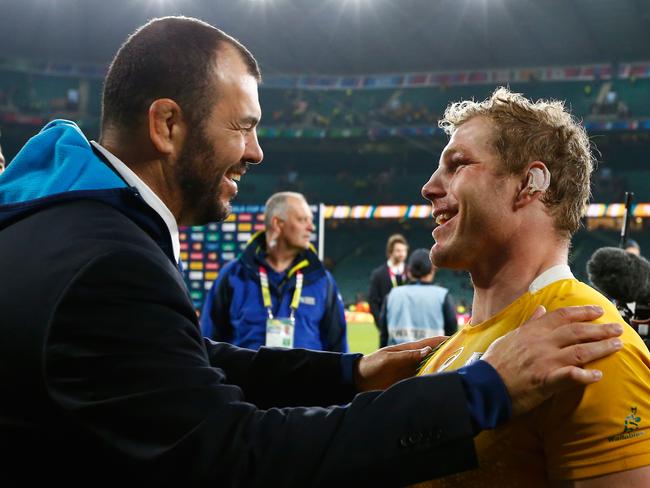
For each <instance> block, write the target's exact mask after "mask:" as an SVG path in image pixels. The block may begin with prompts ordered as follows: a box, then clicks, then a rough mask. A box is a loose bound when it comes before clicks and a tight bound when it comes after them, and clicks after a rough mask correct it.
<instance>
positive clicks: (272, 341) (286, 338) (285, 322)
mask: <svg viewBox="0 0 650 488" xmlns="http://www.w3.org/2000/svg"><path fill="white" fill-rule="evenodd" d="M294 329H295V326H294V321H293V320H291V319H290V318H288V319H271V318H270V319H268V320H267V321H266V346H268V347H288V348H289V349H291V348H293V331H294Z"/></svg>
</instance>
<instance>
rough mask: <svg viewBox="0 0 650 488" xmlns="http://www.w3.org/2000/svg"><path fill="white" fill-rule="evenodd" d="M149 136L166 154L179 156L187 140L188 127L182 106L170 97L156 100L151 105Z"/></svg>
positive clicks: (158, 149)
mask: <svg viewBox="0 0 650 488" xmlns="http://www.w3.org/2000/svg"><path fill="white" fill-rule="evenodd" d="M148 118H149V138H150V139H151V143H152V144H153V146H154V147H155V148H156V150H157V151H158V152H159V153H161V154H163V155H165V156H177V155H178V154H179V153H180V151H181V149H182V147H183V142H184V141H185V135H186V133H187V127H186V124H185V121H184V120H183V113H182V110H181V107H180V106H179V105H178V104H177V103H176V102H175V101H174V100H171V99H169V98H160V99H158V100H154V101H153V102H152V103H151V105H150V106H149V113H148Z"/></svg>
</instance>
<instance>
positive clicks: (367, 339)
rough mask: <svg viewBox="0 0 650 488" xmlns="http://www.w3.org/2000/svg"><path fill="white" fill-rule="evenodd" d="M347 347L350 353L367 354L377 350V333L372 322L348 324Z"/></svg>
mask: <svg viewBox="0 0 650 488" xmlns="http://www.w3.org/2000/svg"><path fill="white" fill-rule="evenodd" d="M348 346H349V348H350V352H361V353H363V354H368V353H371V352H374V351H376V350H377V349H378V348H379V332H378V331H377V327H375V324H374V323H372V322H352V323H348Z"/></svg>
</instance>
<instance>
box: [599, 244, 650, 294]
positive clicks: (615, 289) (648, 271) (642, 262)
mask: <svg viewBox="0 0 650 488" xmlns="http://www.w3.org/2000/svg"><path fill="white" fill-rule="evenodd" d="M587 273H588V275H589V280H590V281H591V282H592V283H593V285H594V286H595V287H596V288H598V289H599V290H600V291H601V292H602V293H603V294H604V295H606V296H607V297H608V298H610V299H612V300H616V301H618V302H619V303H631V302H639V303H644V304H647V303H650V263H649V262H648V261H647V260H646V259H645V258H642V257H640V256H635V255H634V254H631V253H629V252H626V251H624V250H622V249H619V248H617V247H602V248H600V249H598V250H596V252H595V253H594V254H593V255H592V256H591V258H590V259H589V261H588V262H587Z"/></svg>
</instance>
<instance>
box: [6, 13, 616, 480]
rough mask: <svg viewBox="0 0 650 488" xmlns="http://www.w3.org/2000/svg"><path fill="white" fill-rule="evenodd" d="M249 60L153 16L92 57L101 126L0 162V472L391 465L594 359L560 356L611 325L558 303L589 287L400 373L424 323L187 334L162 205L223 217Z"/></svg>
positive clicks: (245, 155) (182, 472) (248, 101)
mask: <svg viewBox="0 0 650 488" xmlns="http://www.w3.org/2000/svg"><path fill="white" fill-rule="evenodd" d="M258 82H259V70H258V67H257V63H256V62H255V59H254V58H253V57H252V56H251V54H250V53H249V52H248V51H247V50H246V48H244V47H243V46H242V45H241V44H240V43H238V42H237V41H236V40H235V39H233V38H231V37H229V36H227V35H226V34H224V33H223V32H221V31H219V30H218V29H215V28H214V27H212V26H210V25H208V24H205V23H203V22H201V21H198V20H196V19H187V18H179V17H173V18H163V19H155V20H153V21H151V22H150V23H148V24H147V25H145V26H143V27H142V28H140V29H138V30H137V31H136V32H135V33H134V34H133V35H132V36H131V37H130V38H129V39H128V40H127V42H126V43H125V44H124V45H123V46H122V47H121V48H120V50H119V51H118V53H117V55H116V57H115V59H114V60H113V62H112V64H111V66H110V68H109V72H108V75H107V79H106V81H105V84H104V96H103V113H102V133H101V137H100V143H96V142H89V141H88V140H87V139H86V138H85V137H84V135H83V134H82V133H81V131H80V130H79V128H78V127H77V126H76V125H75V124H73V123H71V122H66V121H54V122H52V123H50V124H48V125H47V126H46V127H45V128H44V129H43V130H42V131H41V132H40V133H39V134H38V135H36V136H35V137H33V138H32V139H30V141H29V142H28V143H27V144H26V145H25V147H23V149H22V150H21V151H20V152H19V154H18V155H17V156H16V158H15V159H14V160H13V161H12V162H11V164H10V165H8V167H7V170H6V171H5V172H4V173H3V174H2V175H1V176H0V270H1V279H0V310H2V320H0V384H1V385H2V396H1V400H0V420H1V422H0V455H1V459H2V463H3V464H2V470H1V471H2V472H1V473H0V477H1V479H2V481H3V486H16V485H29V484H30V482H34V481H36V480H41V479H42V478H43V477H47V480H48V482H50V483H56V482H63V483H65V484H66V486H81V485H83V486H88V485H89V484H91V485H97V486H99V485H102V486H103V485H109V486H116V485H117V484H118V483H122V484H123V483H125V482H127V483H134V484H138V483H140V484H143V485H146V486H152V485H158V486H163V485H164V486H168V485H169V486H198V485H201V486H203V485H205V486H260V485H264V486H336V485H342V484H350V483H356V484H358V485H361V484H369V485H373V486H376V485H382V486H400V485H404V484H408V483H413V482H416V481H419V480H425V479H430V478H432V477H435V476H441V475H443V474H446V473H450V472H453V471H459V470H463V469H469V468H471V467H473V466H475V465H476V458H475V454H474V448H473V436H474V435H475V434H476V433H477V432H478V431H479V430H481V429H485V428H492V427H494V426H495V425H497V424H499V423H502V422H504V421H505V420H507V419H508V418H509V417H510V416H511V414H512V415H517V414H520V413H522V412H524V411H526V410H529V409H530V408H532V407H533V406H534V405H536V404H539V403H540V402H541V401H543V400H544V399H545V398H547V397H548V396H549V395H550V394H551V393H552V392H553V391H554V390H556V389H558V388H562V387H565V386H567V385H569V384H575V383H580V384H588V383H592V382H594V381H597V380H598V375H597V374H594V373H593V372H592V371H589V370H587V369H583V368H580V367H576V365H583V364H585V363H586V362H589V361H590V360H593V359H595V358H597V357H601V356H603V355H606V354H610V353H612V352H613V351H615V350H616V349H617V346H616V344H612V343H611V340H601V339H607V338H609V337H613V336H615V335H618V334H620V331H617V330H616V327H615V325H613V324H612V325H611V326H602V325H599V326H590V325H588V324H584V323H579V322H582V321H589V320H592V319H593V318H595V317H597V316H599V314H601V313H602V311H598V310H594V309H590V308H589V307H578V308H575V309H566V310H562V311H560V312H555V313H552V314H548V315H546V316H544V317H541V318H538V319H536V320H533V321H532V322H531V323H530V324H529V325H528V326H523V327H520V328H519V329H518V330H517V334H513V335H511V336H506V337H505V338H504V339H503V340H502V341H501V342H500V343H498V344H495V346H494V347H493V348H491V349H490V350H488V351H487V352H486V354H485V355H484V356H483V359H484V360H481V361H477V362H476V363H475V364H474V365H472V366H470V367H468V368H465V369H462V370H460V371H459V372H456V373H453V374H447V375H432V376H428V377H419V378H408V379H406V380H404V381H399V380H402V379H404V378H407V377H409V376H411V375H412V374H413V373H414V371H415V368H416V367H417V365H418V364H419V363H420V362H421V360H422V358H423V356H425V355H426V354H428V352H429V351H430V349H431V346H433V345H435V343H436V341H421V342H419V343H415V344H411V345H409V346H407V347H404V348H400V346H398V347H397V348H392V349H390V348H389V349H385V350H381V351H378V352H376V353H374V354H372V355H369V356H364V357H362V356H361V355H355V354H338V353H329V352H315V351H308V350H304V349H292V350H286V349H280V348H266V347H264V348H261V349H260V350H259V351H258V352H255V351H251V350H248V349H240V348H237V347H234V346H231V345H229V344H225V343H214V342H212V341H210V340H208V339H203V338H202V336H201V333H200V329H199V326H198V322H197V319H196V314H195V312H194V309H193V307H192V301H191V298H190V296H189V293H188V291H187V289H186V288H185V285H184V283H183V279H182V277H181V274H180V273H179V271H178V268H177V263H178V254H179V242H178V235H177V234H178V228H177V223H182V224H185V225H193V224H200V223H205V222H209V221H214V220H218V219H221V218H223V217H225V216H226V215H227V213H228V211H229V202H230V200H231V199H232V198H233V197H234V196H235V195H236V193H237V182H238V181H239V179H240V178H241V176H242V175H243V174H244V173H245V171H246V168H247V166H248V165H249V164H253V163H259V162H260V161H261V160H262V151H261V149H260V146H259V144H258V142H257V137H256V133H255V127H256V125H257V122H258V121H259V119H260V115H261V110H260V107H259V102H258V97H257V85H258ZM570 322H577V323H573V324H571V323H570ZM589 341H597V342H594V343H592V344H584V342H589ZM576 344H577V345H576ZM522 364H523V365H525V366H526V367H525V368H522V367H521V365H522ZM398 381H399V382H398ZM394 383H396V384H395V385H394V386H392V387H390V386H391V385H393V384H394ZM389 387H390V388H389ZM386 388H387V389H386ZM384 389H386V390H385V391H382V390H384ZM357 393H359V394H357ZM355 395H356V396H355ZM337 405H338V406H337Z"/></svg>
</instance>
